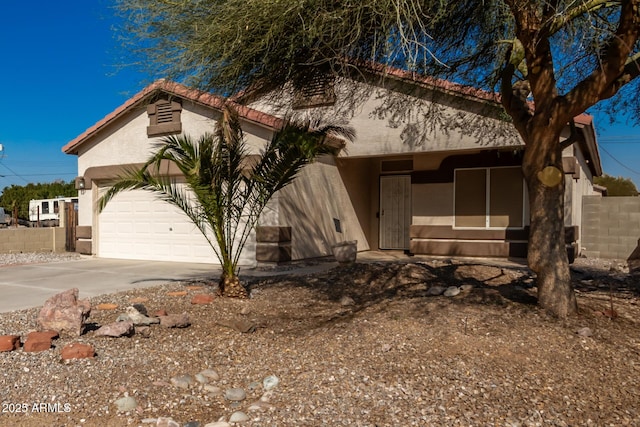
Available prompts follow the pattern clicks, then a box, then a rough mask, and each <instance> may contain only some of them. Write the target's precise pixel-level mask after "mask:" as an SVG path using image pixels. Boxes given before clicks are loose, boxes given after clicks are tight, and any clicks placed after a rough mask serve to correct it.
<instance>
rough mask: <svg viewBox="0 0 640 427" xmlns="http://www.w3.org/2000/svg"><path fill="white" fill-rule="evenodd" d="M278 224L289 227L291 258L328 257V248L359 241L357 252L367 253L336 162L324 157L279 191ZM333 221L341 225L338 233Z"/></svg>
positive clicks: (364, 238) (365, 242)
mask: <svg viewBox="0 0 640 427" xmlns="http://www.w3.org/2000/svg"><path fill="white" fill-rule="evenodd" d="M279 202H280V206H279V213H280V216H279V224H278V225H281V226H290V227H291V233H292V236H291V245H292V258H293V259H301V258H313V257H318V256H325V255H329V254H331V245H333V244H335V243H339V242H343V241H348V240H357V241H358V250H360V251H362V250H367V249H369V244H368V241H367V238H366V236H365V233H364V232H363V230H362V227H361V225H360V223H359V221H358V217H357V215H356V212H355V210H354V208H353V204H352V202H351V199H350V198H349V193H348V192H347V189H346V188H345V185H344V184H343V182H342V179H341V177H340V173H339V172H338V168H337V166H336V163H335V159H333V158H332V157H329V156H326V157H323V158H322V159H319V160H318V161H316V162H315V163H313V164H312V165H309V166H307V167H306V168H304V169H303V170H302V172H301V173H300V175H299V176H298V178H297V179H296V180H295V181H294V182H293V183H291V184H290V185H289V186H287V187H285V188H284V189H283V190H281V192H280V195H279ZM334 218H335V219H337V220H339V221H340V226H341V229H342V232H341V233H340V232H337V231H336V228H335V224H334Z"/></svg>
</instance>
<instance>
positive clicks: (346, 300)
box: [340, 295, 356, 306]
mask: <svg viewBox="0 0 640 427" xmlns="http://www.w3.org/2000/svg"><path fill="white" fill-rule="evenodd" d="M355 303H356V302H355V301H354V300H353V298H351V297H350V296H347V295H345V296H343V297H342V298H340V305H342V306H348V305H354V304H355Z"/></svg>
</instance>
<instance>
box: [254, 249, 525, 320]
mask: <svg viewBox="0 0 640 427" xmlns="http://www.w3.org/2000/svg"><path fill="white" fill-rule="evenodd" d="M532 283H533V279H532V277H531V274H530V272H529V270H528V269H527V268H525V267H522V268H517V267H515V268H512V267H510V268H503V267H496V266H490V265H485V264H479V263H478V264H476V263H453V262H443V261H436V262H433V263H431V262H416V263H396V262H388V263H385V262H376V263H355V264H351V265H347V266H338V267H336V268H333V269H331V270H328V271H325V272H322V273H316V274H312V275H306V276H287V275H282V276H277V277H270V278H260V279H251V280H250V281H249V283H248V286H249V288H250V290H251V291H252V292H257V293H261V292H265V293H268V292H269V290H270V289H275V288H277V289H278V290H280V291H284V293H285V294H286V295H289V297H290V298H291V301H287V302H286V304H287V306H288V307H287V309H286V310H283V311H280V312H279V313H277V314H276V313H274V318H275V317H276V316H278V317H279V318H280V320H284V321H285V322H286V323H288V329H289V330H290V331H292V332H293V331H295V330H296V329H298V330H299V332H302V331H303V330H305V329H307V330H308V329H315V328H322V327H325V326H331V325H335V324H337V323H340V322H345V321H350V320H352V319H354V318H355V317H356V316H358V315H359V314H360V313H362V312H364V311H365V310H374V311H384V310H387V309H388V307H390V306H391V305H394V304H401V305H402V307H400V308H398V310H400V311H402V312H403V315H404V316H413V317H416V318H422V317H424V316H425V314H428V313H429V312H430V311H433V310H438V309H442V308H445V307H450V306H452V305H454V306H455V305H474V306H483V305H485V306H486V305H490V306H498V307H501V306H506V305H510V304H511V305H516V306H518V307H522V308H530V307H533V306H535V304H536V302H537V298H536V297H535V296H534V293H533V292H532V287H533V284H532ZM451 287H456V288H457V289H458V290H459V291H460V293H459V294H458V295H455V296H444V295H441V294H442V292H443V291H444V290H445V289H447V288H451ZM438 288H440V289H438ZM290 304H292V305H293V306H294V309H292V307H291V305H290ZM267 322H268V319H267Z"/></svg>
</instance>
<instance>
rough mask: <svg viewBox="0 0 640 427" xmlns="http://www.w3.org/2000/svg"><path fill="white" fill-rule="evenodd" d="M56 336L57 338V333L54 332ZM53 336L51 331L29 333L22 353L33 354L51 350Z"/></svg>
mask: <svg viewBox="0 0 640 427" xmlns="http://www.w3.org/2000/svg"><path fill="white" fill-rule="evenodd" d="M54 335H56V336H57V332H54ZM51 336H52V333H51V331H46V332H29V335H27V340H26V341H25V342H24V346H23V347H22V351H26V352H29V353H31V352H36V351H47V350H49V349H50V348H51V339H52V338H51Z"/></svg>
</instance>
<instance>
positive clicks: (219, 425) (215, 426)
mask: <svg viewBox="0 0 640 427" xmlns="http://www.w3.org/2000/svg"><path fill="white" fill-rule="evenodd" d="M204 427H231V424H229V423H228V422H226V421H216V422H215V423H208V424H205V425H204Z"/></svg>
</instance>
